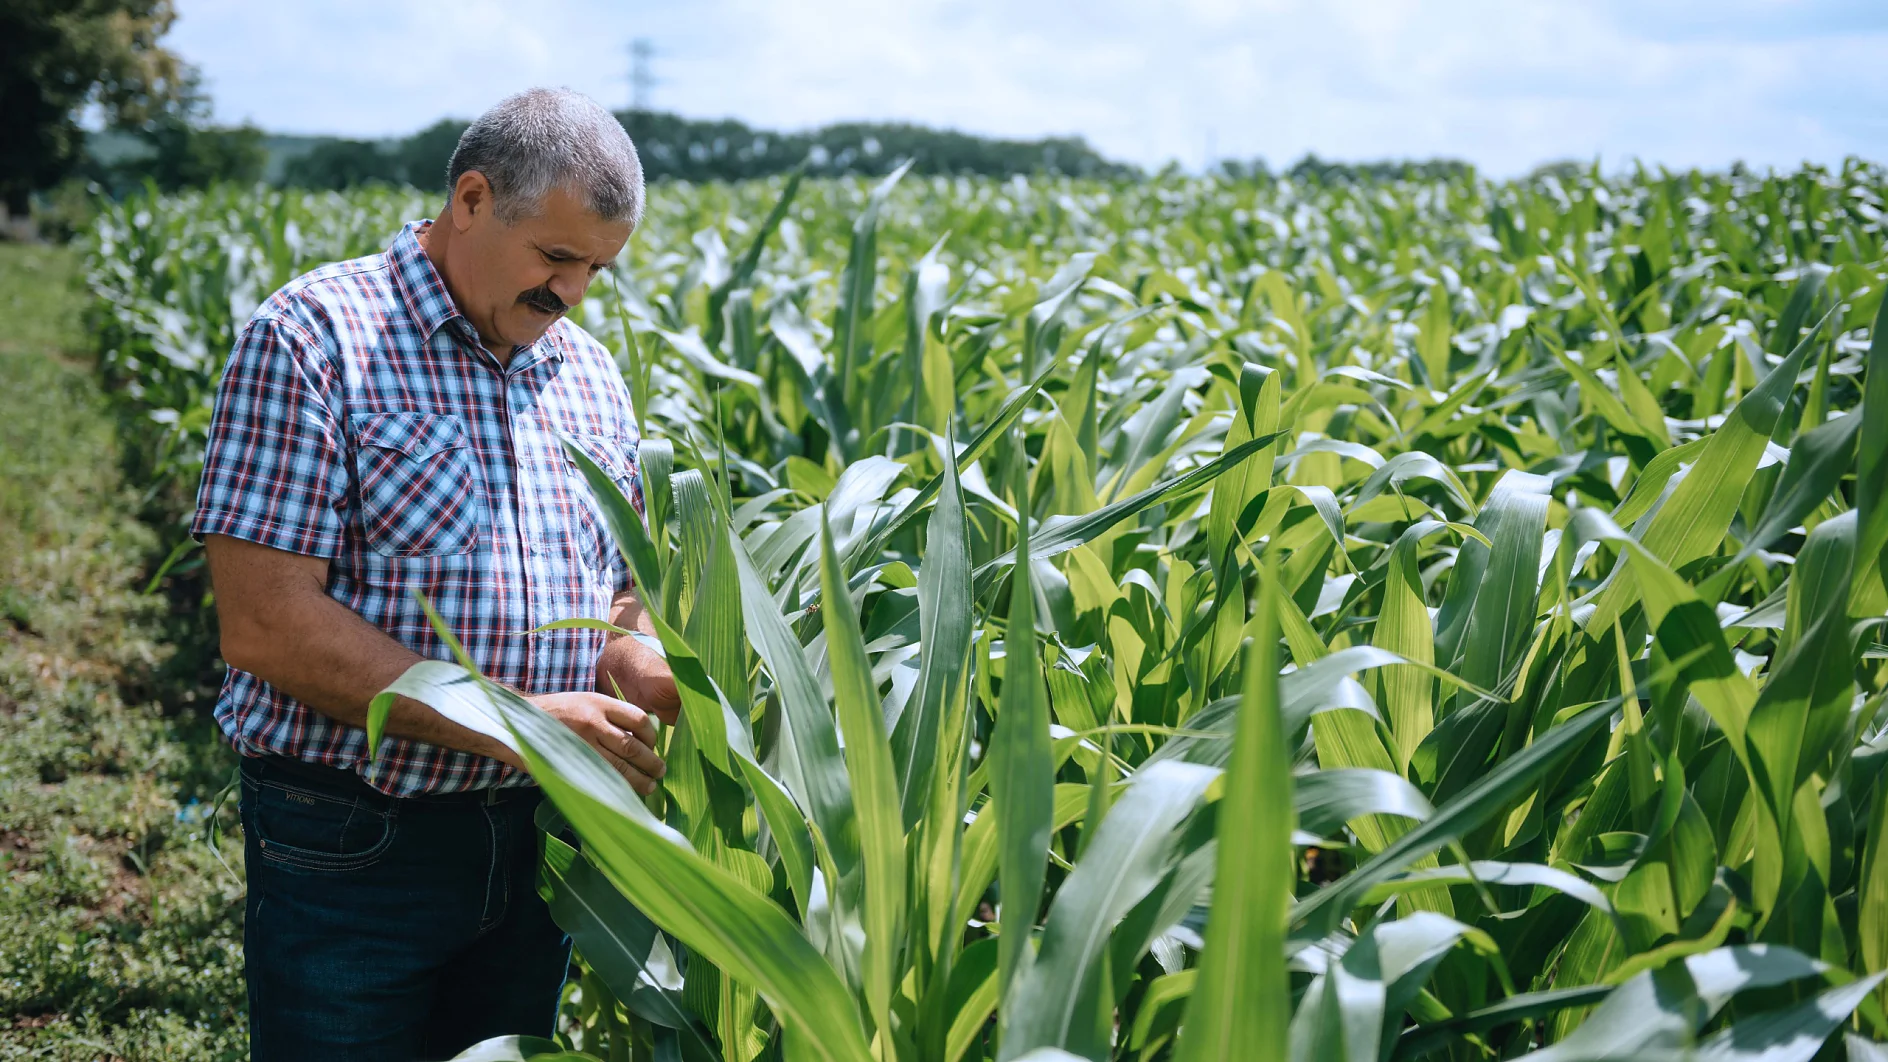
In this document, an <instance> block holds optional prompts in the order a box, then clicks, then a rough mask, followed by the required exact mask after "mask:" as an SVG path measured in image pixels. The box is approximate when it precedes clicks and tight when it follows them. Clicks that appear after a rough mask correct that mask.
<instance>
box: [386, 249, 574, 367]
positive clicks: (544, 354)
mask: <svg viewBox="0 0 1888 1062" xmlns="http://www.w3.org/2000/svg"><path fill="white" fill-rule="evenodd" d="M431 224H432V222H431V221H409V222H407V223H406V224H405V225H404V226H402V227H401V229H400V234H399V235H398V236H395V237H394V238H393V245H392V246H390V247H388V248H387V264H388V265H389V266H390V267H391V268H392V270H393V276H394V282H395V284H396V286H398V287H399V289H400V297H401V299H402V301H404V302H405V304H406V312H407V314H408V315H409V316H410V317H412V319H413V320H414V321H415V322H417V323H418V324H419V326H420V334H421V335H423V336H424V337H426V338H427V339H429V340H430V339H432V338H433V333H435V332H437V331H439V330H440V329H441V328H444V327H445V326H446V325H447V324H449V323H451V322H452V321H454V320H458V321H460V322H462V325H461V327H463V328H464V330H465V338H468V339H470V340H472V341H474V342H476V341H477V336H476V334H475V333H474V332H473V331H472V323H471V322H470V321H467V320H466V319H465V315H464V314H461V313H460V312H459V308H458V307H457V306H456V305H454V304H453V301H452V293H451V292H449V291H447V290H446V282H445V281H444V280H443V279H441V278H440V276H439V270H437V269H435V268H433V260H432V259H430V258H428V257H426V249H425V248H423V247H421V246H420V237H419V234H420V233H421V232H422V231H424V230H425V229H426V228H427V227H428V226H430V225H431ZM540 358H548V359H551V360H554V361H562V360H563V358H564V341H563V336H562V335H561V334H560V333H559V330H558V327H557V325H556V324H553V325H552V326H551V327H550V328H549V329H547V330H546V331H545V333H544V335H543V336H541V337H539V339H538V341H537V342H536V343H533V344H532V345H531V346H529V347H525V348H522V349H519V350H515V351H513V352H512V355H511V361H510V363H509V365H508V368H511V369H517V368H521V367H523V366H524V365H526V364H528V363H530V362H533V361H537V360H539V359H540Z"/></svg>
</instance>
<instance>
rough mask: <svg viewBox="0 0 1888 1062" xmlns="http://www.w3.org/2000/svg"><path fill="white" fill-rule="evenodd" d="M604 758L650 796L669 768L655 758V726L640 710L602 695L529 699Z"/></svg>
mask: <svg viewBox="0 0 1888 1062" xmlns="http://www.w3.org/2000/svg"><path fill="white" fill-rule="evenodd" d="M528 699H529V700H530V701H531V703H532V704H535V705H537V706H538V707H539V708H542V709H544V710H545V711H546V712H548V713H550V714H551V715H552V716H554V717H556V719H557V721H558V722H560V723H563V724H564V725H565V726H567V727H569V728H570V729H571V730H573V731H575V732H576V734H577V736H578V737H581V738H583V739H584V740H585V741H587V742H589V743H590V747H591V748H594V749H596V750H597V751H598V752H600V753H602V754H603V758H604V759H605V760H608V761H609V764H610V766H611V767H614V768H616V772H617V773H618V774H620V775H622V776H623V779H624V780H625V781H627V782H628V783H629V784H630V787H631V788H633V789H634V790H636V792H638V793H641V794H642V795H643V796H648V795H649V794H650V793H653V792H655V791H656V779H658V778H660V777H662V775H663V774H664V773H666V772H667V770H668V768H667V766H666V765H665V764H663V762H662V757H660V756H658V755H656V752H655V746H656V725H655V722H654V721H653V720H651V719H650V718H649V714H648V713H647V712H644V711H643V710H642V709H641V708H638V707H636V706H635V705H633V704H630V703H628V702H626V701H619V700H617V699H616V698H614V697H605V696H604V695H602V694H600V693H547V694H544V695H543V696H540V697H531V698H528Z"/></svg>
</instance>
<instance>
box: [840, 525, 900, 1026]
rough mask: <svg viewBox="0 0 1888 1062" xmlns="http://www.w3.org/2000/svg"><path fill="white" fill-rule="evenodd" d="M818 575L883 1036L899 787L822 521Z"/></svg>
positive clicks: (869, 965) (893, 965)
mask: <svg viewBox="0 0 1888 1062" xmlns="http://www.w3.org/2000/svg"><path fill="white" fill-rule="evenodd" d="M819 571H820V588H821V595H822V596H823V597H824V599H825V601H826V605H825V607H824V608H822V609H821V610H820V615H821V616H822V617H823V618H824V620H825V624H826V651H827V654H828V658H829V659H830V661H831V665H832V679H833V703H834V705H835V706H836V708H837V710H838V716H839V729H840V733H841V734H842V735H843V736H844V738H845V757H846V771H847V774H848V776H849V777H850V779H851V783H852V794H853V804H854V807H855V808H856V809H857V811H858V824H859V849H860V855H861V869H862V870H863V871H864V874H865V908H864V918H863V921H862V925H863V926H864V929H865V949H864V954H863V957H862V968H863V972H864V977H865V991H866V999H867V1001H868V1002H869V1003H870V1004H871V1007H872V1017H873V1022H874V1023H875V1024H876V1025H877V1027H878V1028H879V1029H880V1030H881V1031H882V1032H883V1033H886V1034H888V1033H889V1030H890V1029H891V999H892V987H893V985H892V982H893V978H894V976H895V973H896V970H897V967H898V962H899V955H900V950H901V949H900V945H901V944H902V943H903V941H904V927H903V925H902V922H903V916H904V910H905V843H904V842H905V831H904V826H903V824H902V822H901V821H900V818H899V813H898V783H897V780H896V779H895V778H894V776H893V771H892V750H891V745H890V743H889V741H888V739H887V738H886V736H885V714H884V709H883V707H882V706H881V705H880V703H879V697H878V688H877V683H875V682H874V681H873V680H872V665H871V662H870V661H869V660H868V659H867V658H866V655H865V639H864V637H863V636H862V635H861V634H860V632H859V617H858V615H857V614H856V613H855V612H853V610H852V602H851V598H850V596H849V595H848V594H847V593H846V586H845V576H844V575H843V574H842V571H841V569H840V566H839V554H838V552H837V551H836V550H835V549H834V548H833V535H832V528H831V527H830V526H827V525H826V524H825V522H824V520H822V521H821V527H820V569H819Z"/></svg>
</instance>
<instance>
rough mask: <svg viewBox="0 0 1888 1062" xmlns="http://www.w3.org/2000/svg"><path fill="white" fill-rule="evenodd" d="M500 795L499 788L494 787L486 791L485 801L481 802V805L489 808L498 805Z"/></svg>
mask: <svg viewBox="0 0 1888 1062" xmlns="http://www.w3.org/2000/svg"><path fill="white" fill-rule="evenodd" d="M498 794H499V789H498V787H497V786H493V787H491V788H490V789H487V790H485V795H484V799H483V800H481V801H480V803H482V804H484V805H485V806H486V807H488V808H489V807H492V806H494V805H496V804H497V803H498Z"/></svg>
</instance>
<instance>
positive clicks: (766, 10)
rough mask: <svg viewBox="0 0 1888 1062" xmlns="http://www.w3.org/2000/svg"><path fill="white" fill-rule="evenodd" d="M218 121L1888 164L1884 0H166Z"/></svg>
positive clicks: (1521, 160) (1492, 161)
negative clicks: (538, 103)
mask: <svg viewBox="0 0 1888 1062" xmlns="http://www.w3.org/2000/svg"><path fill="white" fill-rule="evenodd" d="M176 6H177V10H178V13H179V18H178V22H177V25H176V27H175V28H174V29H173V30H172V32H171V36H170V38H169V39H168V43H169V44H170V45H171V46H172V47H173V48H175V49H176V50H177V51H178V52H179V53H181V54H182V55H183V56H184V57H185V58H186V59H188V60H190V61H192V62H193V63H195V64H197V65H198V67H199V68H200V69H201V70H202V71H203V74H204V76H205V80H206V85H207V87H208V89H209V91H210V93H211V95H212V97H213V99H214V101H215V113H216V116H217V118H218V119H219V120H221V121H225V122H240V121H253V122H255V123H256V124H258V125H260V126H262V127H263V128H265V129H267V130H270V131H271V132H292V133H326V134H337V135H346V136H356V137H383V136H398V135H404V134H406V133H410V132H412V131H414V130H416V129H419V128H421V127H423V126H426V125H428V124H431V123H432V122H434V121H436V120H437V119H439V118H442V117H447V116H456V117H464V118H470V117H472V116H474V115H476V114H477V113H478V112H479V111H480V110H482V109H484V108H485V107H487V106H489V105H491V104H492V103H495V102H496V101H498V100H499V99H501V98H502V97H503V96H505V95H506V94H507V93H510V92H514V91H517V90H519V89H522V88H527V87H530V86H532V85H562V86H568V87H570V88H573V89H577V90H579V91H581V92H585V93H588V94H590V95H592V96H594V97H595V98H597V99H598V100H601V101H603V102H604V103H606V104H608V105H610V106H612V107H622V106H626V105H627V104H628V103H629V100H630V91H631V90H630V79H629V67H630V56H629V42H630V41H631V40H632V39H634V38H638V37H640V38H646V39H647V40H649V41H650V42H651V44H652V45H653V47H654V49H655V53H656V54H655V58H654V60H653V64H652V72H653V74H654V75H655V77H656V78H657V79H658V81H657V83H656V84H655V86H654V88H653V91H652V93H651V98H650V101H649V102H650V103H651V105H652V106H654V107H655V108H657V109H661V110H671V111H675V112H677V113H680V114H683V115H687V116H690V117H696V118H723V117H732V118H738V119H740V120H742V121H745V122H747V123H749V124H750V125H754V126H756V127H760V128H768V129H783V130H786V129H802V128H808V127H812V126H817V125H822V124H825V123H828V122H833V121H842V120H901V121H912V122H918V123H922V124H927V125H934V126H944V127H951V128H957V129H961V130H964V131H966V132H972V133H982V134H988V135H997V136H1012V137H1038V136H1046V135H1071V134H1073V135H1079V136H1082V137H1085V138H1086V139H1087V140H1088V141H1089V143H1090V144H1092V145H1094V146H1095V147H1096V148H1097V149H1098V150H1100V151H1101V152H1102V153H1103V154H1104V155H1107V156H1109V157H1111V158H1115V159H1120V160H1123V161H1128V162H1133V163H1137V164H1140V165H1143V166H1149V167H1158V166H1160V165H1163V164H1165V163H1166V162H1168V161H1170V160H1171V161H1177V162H1178V163H1179V164H1180V165H1182V166H1183V167H1185V168H1188V169H1195V170H1197V169H1199V168H1200V167H1201V166H1203V165H1204V164H1205V163H1206V162H1207V161H1208V160H1209V159H1238V160H1250V159H1255V158H1258V159H1264V160H1266V161H1267V162H1268V163H1270V164H1271V165H1272V166H1274V167H1279V166H1283V165H1289V164H1290V163H1291V162H1293V161H1296V160H1297V159H1299V158H1301V157H1303V156H1304V155H1305V154H1306V153H1316V154H1317V155H1319V156H1320V157H1323V158H1331V159H1344V160H1365V159H1380V158H1429V157H1437V156H1446V157H1453V158H1462V159H1467V160H1468V161H1470V162H1473V163H1475V164H1476V165H1477V166H1479V167H1481V168H1482V169H1483V170H1485V171H1487V172H1489V173H1491V174H1494V175H1497V176H1507V175H1514V174H1519V173H1524V172H1526V171H1527V170H1528V169H1530V168H1532V167H1533V166H1535V165H1538V164H1541V163H1544V162H1549V161H1556V160H1562V159H1578V160H1582V161H1590V160H1593V159H1596V158H1597V159H1599V160H1600V162H1601V164H1602V165H1603V166H1605V167H1606V168H1607V169H1609V170H1612V169H1617V168H1621V167H1624V166H1628V165H1630V164H1631V163H1632V162H1633V161H1634V160H1639V161H1643V162H1645V163H1646V164H1648V165H1665V166H1669V167H1673V168H1680V167H1691V166H1699V167H1706V168H1714V169H1721V168H1723V167H1726V166H1728V165H1729V164H1730V163H1732V162H1735V161H1743V162H1745V163H1747V164H1750V165H1753V166H1758V167H1773V168H1778V169H1786V168H1792V167H1794V166H1796V165H1799V164H1800V163H1802V162H1804V161H1813V162H1819V163H1824V164H1836V163H1839V162H1840V161H1841V160H1842V159H1843V158H1844V157H1845V156H1848V155H1862V156H1865V157H1868V158H1871V159H1875V160H1878V161H1879V160H1884V159H1888V0H1153V2H1148V0H1138V2H1135V0H1082V2H1074V0H1033V2H1032V0H788V2H784V3H783V2H780V0H680V2H678V0H668V2H649V0H535V2H531V3H520V2H516V0H510V2H506V0H454V2H441V0H270V2H266V3H257V2H256V0H177V3H176Z"/></svg>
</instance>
